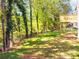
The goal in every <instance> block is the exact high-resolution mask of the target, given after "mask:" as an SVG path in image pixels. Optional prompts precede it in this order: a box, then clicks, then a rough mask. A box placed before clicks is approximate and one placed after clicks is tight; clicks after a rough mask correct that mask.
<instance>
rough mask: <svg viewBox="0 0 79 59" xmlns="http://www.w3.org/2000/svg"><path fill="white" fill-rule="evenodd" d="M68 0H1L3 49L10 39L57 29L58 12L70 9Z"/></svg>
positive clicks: (58, 22)
mask: <svg viewBox="0 0 79 59" xmlns="http://www.w3.org/2000/svg"><path fill="white" fill-rule="evenodd" d="M68 1H69V0H66V1H65V0H62V1H61V0H56V1H55V0H17V1H16V0H2V1H1V12H2V14H1V22H2V32H3V37H1V38H2V40H3V49H4V51H5V50H6V49H8V48H9V47H10V41H14V40H16V39H17V40H19V39H21V37H22V38H23V37H25V38H28V37H32V36H34V35H35V36H36V35H38V34H39V33H44V32H47V31H55V30H59V28H60V25H59V24H60V20H59V16H60V14H67V13H68V12H69V10H70V5H69V3H68ZM65 2H66V3H65ZM60 11H61V12H60ZM21 33H22V34H21ZM18 36H19V38H18ZM12 37H13V38H12ZM14 37H15V38H14ZM22 40H23V39H22Z"/></svg>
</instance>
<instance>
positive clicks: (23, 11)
mask: <svg viewBox="0 0 79 59" xmlns="http://www.w3.org/2000/svg"><path fill="white" fill-rule="evenodd" d="M15 3H16V4H17V6H18V8H19V9H20V11H21V12H22V16H23V21H24V25H25V31H26V35H25V36H26V37H28V23H27V20H28V19H27V17H26V9H25V7H24V6H23V4H21V3H20V2H18V1H16V0H15Z"/></svg>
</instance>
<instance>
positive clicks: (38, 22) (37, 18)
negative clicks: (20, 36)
mask: <svg viewBox="0 0 79 59" xmlns="http://www.w3.org/2000/svg"><path fill="white" fill-rule="evenodd" d="M36 22H37V34H38V32H39V21H38V10H37V14H36Z"/></svg>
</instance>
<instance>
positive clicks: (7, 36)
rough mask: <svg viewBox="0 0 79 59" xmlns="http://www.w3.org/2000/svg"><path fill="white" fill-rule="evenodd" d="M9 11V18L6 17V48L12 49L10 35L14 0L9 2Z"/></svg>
mask: <svg viewBox="0 0 79 59" xmlns="http://www.w3.org/2000/svg"><path fill="white" fill-rule="evenodd" d="M7 2H8V10H7V15H6V16H7V17H6V22H7V25H6V48H7V49H8V48H9V47H10V33H11V30H12V21H11V12H12V2H13V0H8V1H7Z"/></svg>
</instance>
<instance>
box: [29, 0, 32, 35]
mask: <svg viewBox="0 0 79 59" xmlns="http://www.w3.org/2000/svg"><path fill="white" fill-rule="evenodd" d="M29 6H30V22H31V36H32V0H29Z"/></svg>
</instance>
